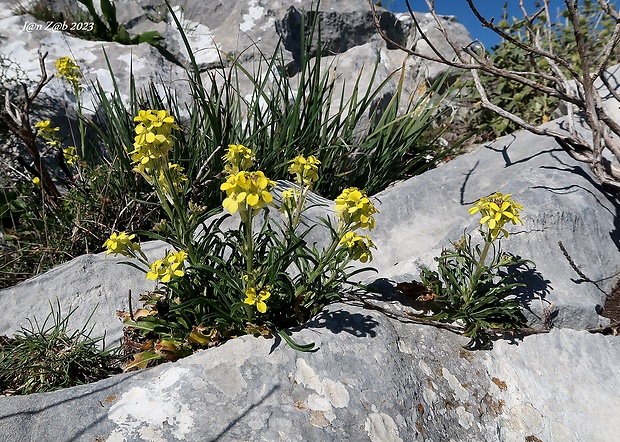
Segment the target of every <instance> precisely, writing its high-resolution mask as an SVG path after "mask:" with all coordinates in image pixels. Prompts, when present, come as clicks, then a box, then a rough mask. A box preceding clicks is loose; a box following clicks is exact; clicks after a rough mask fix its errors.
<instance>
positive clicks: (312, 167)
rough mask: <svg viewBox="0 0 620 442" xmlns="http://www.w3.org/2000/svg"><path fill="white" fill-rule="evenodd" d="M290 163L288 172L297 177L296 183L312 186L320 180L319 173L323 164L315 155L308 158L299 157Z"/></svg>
mask: <svg viewBox="0 0 620 442" xmlns="http://www.w3.org/2000/svg"><path fill="white" fill-rule="evenodd" d="M290 163H291V165H290V166H289V168H288V172H289V173H290V174H292V175H295V182H296V183H297V184H299V185H300V186H301V185H306V186H312V183H313V182H315V181H317V180H318V179H319V175H318V173H317V172H318V170H319V164H321V162H320V161H319V160H317V159H316V158H315V157H314V156H313V155H310V156H309V157H308V158H305V157H304V156H303V155H299V156H298V157H296V158H295V159H294V160H291V161H290Z"/></svg>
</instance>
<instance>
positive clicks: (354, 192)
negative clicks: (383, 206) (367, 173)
mask: <svg viewBox="0 0 620 442" xmlns="http://www.w3.org/2000/svg"><path fill="white" fill-rule="evenodd" d="M336 212H337V215H338V217H339V218H340V219H341V220H342V222H344V224H346V225H350V227H351V229H352V230H357V229H359V228H362V229H368V230H372V229H373V228H374V227H375V219H374V218H373V216H372V215H373V214H375V213H377V209H376V208H375V206H374V204H373V203H372V202H371V201H370V200H369V199H368V196H366V193H365V192H364V191H362V190H359V189H358V188H357V187H349V188H347V189H344V190H343V191H342V193H341V194H340V196H338V198H336Z"/></svg>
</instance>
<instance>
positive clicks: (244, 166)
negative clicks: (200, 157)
mask: <svg viewBox="0 0 620 442" xmlns="http://www.w3.org/2000/svg"><path fill="white" fill-rule="evenodd" d="M222 159H223V160H224V161H225V162H226V165H225V166H224V172H225V173H226V175H227V176H230V175H236V174H238V173H239V172H243V171H246V170H248V169H249V168H251V167H252V166H253V165H254V152H252V149H248V148H247V147H245V146H243V145H241V144H229V145H228V149H227V150H226V155H224V156H223V157H222Z"/></svg>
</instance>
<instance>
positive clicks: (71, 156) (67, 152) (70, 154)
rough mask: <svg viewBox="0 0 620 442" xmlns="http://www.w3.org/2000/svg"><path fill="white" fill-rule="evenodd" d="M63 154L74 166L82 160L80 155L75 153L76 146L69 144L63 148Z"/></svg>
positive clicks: (68, 162)
mask: <svg viewBox="0 0 620 442" xmlns="http://www.w3.org/2000/svg"><path fill="white" fill-rule="evenodd" d="M62 155H63V157H64V159H65V161H66V163H67V164H68V165H69V166H74V165H75V164H77V162H78V161H79V160H80V157H79V156H78V155H76V153H75V146H69V147H67V148H66V149H63V150H62Z"/></svg>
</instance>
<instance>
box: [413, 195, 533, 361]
mask: <svg viewBox="0 0 620 442" xmlns="http://www.w3.org/2000/svg"><path fill="white" fill-rule="evenodd" d="M522 210H523V207H522V206H521V205H520V204H518V203H516V202H514V201H513V200H512V198H511V195H510V194H506V195H502V193H500V192H496V193H494V194H493V195H490V196H488V197H485V198H481V199H480V200H479V201H478V202H476V203H475V204H474V205H473V207H472V208H471V209H469V212H470V213H471V214H475V213H478V212H479V213H480V214H481V215H482V217H481V219H480V224H481V227H480V234H481V235H482V238H483V241H484V242H483V244H482V246H481V245H480V244H474V243H472V237H471V235H469V234H463V237H462V238H461V239H460V240H459V241H457V242H454V243H452V246H453V247H452V248H450V249H444V250H443V251H442V253H441V256H439V257H437V258H435V261H437V265H438V268H437V270H431V269H429V268H425V267H424V268H422V270H421V273H420V279H421V280H422V282H423V284H424V285H425V286H426V288H427V290H426V294H424V295H422V296H420V297H419V298H418V300H419V301H423V303H424V304H425V306H427V307H428V310H430V311H432V314H430V315H419V314H414V313H409V314H410V315H411V316H415V317H417V318H421V319H428V320H436V321H445V322H449V323H453V322H456V323H457V324H459V325H461V326H462V327H463V330H464V331H463V334H464V335H465V336H467V337H468V338H470V341H469V343H468V344H467V345H466V346H465V348H467V349H484V348H489V347H490V346H491V339H492V335H493V333H495V332H504V331H509V330H515V329H518V328H522V327H524V326H525V325H526V324H527V320H526V318H525V316H524V315H523V312H522V311H521V307H522V304H521V302H520V300H519V299H518V296H517V292H516V289H517V288H518V287H522V286H524V285H525V284H523V283H521V282H519V281H518V277H519V274H520V273H522V272H523V271H526V270H527V268H528V266H529V265H530V264H533V263H532V262H531V261H528V260H524V259H520V258H517V257H515V256H513V255H511V254H508V253H504V252H503V251H502V250H501V247H500V244H499V242H500V241H499V240H500V238H502V237H504V238H508V236H509V234H508V231H507V230H506V229H505V228H504V226H505V225H506V223H508V222H511V223H512V224H516V223H521V224H523V222H522V220H521V218H520V212H521V211H522Z"/></svg>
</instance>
